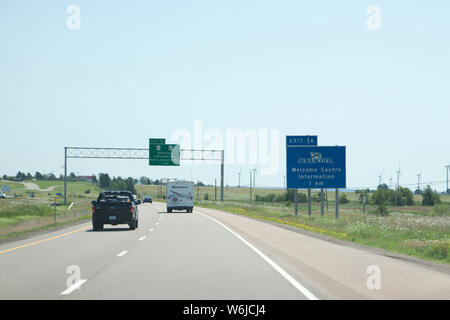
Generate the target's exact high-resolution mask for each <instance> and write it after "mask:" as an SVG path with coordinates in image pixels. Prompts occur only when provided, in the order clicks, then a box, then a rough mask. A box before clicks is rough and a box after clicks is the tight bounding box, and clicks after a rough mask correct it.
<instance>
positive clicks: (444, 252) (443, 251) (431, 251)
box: [425, 243, 449, 260]
mask: <svg viewBox="0 0 450 320" xmlns="http://www.w3.org/2000/svg"><path fill="white" fill-rule="evenodd" d="M448 250H449V246H448V244H446V243H437V244H432V245H430V246H429V247H428V248H427V249H425V255H426V256H428V257H430V258H433V259H437V260H444V259H446V258H447V256H448Z"/></svg>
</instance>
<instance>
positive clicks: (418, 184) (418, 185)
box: [417, 173, 421, 190]
mask: <svg viewBox="0 0 450 320" xmlns="http://www.w3.org/2000/svg"><path fill="white" fill-rule="evenodd" d="M420 178H421V174H420V173H419V174H418V175H417V190H420Z"/></svg>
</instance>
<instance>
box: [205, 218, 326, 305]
mask: <svg viewBox="0 0 450 320" xmlns="http://www.w3.org/2000/svg"><path fill="white" fill-rule="evenodd" d="M198 213H199V214H201V215H202V216H205V217H206V218H208V219H211V220H213V221H214V222H216V223H218V224H219V225H221V226H222V227H223V228H225V229H226V230H228V231H229V232H231V233H232V234H233V235H235V236H236V237H237V238H238V239H239V240H241V241H242V242H244V243H245V244H246V245H247V246H248V247H249V248H250V249H252V250H253V251H255V252H256V253H257V254H258V255H259V256H260V257H261V258H263V259H264V260H265V261H266V262H267V263H268V264H269V265H270V266H271V267H272V268H274V269H275V270H276V271H278V273H280V274H281V275H282V276H283V277H284V278H285V279H286V280H287V281H289V283H290V284H292V285H293V286H294V287H295V288H296V289H297V290H298V291H300V292H301V293H302V294H303V295H304V296H305V297H306V298H308V299H309V300H319V298H317V297H316V296H315V295H314V294H312V293H311V292H310V291H309V290H308V289H306V288H305V287H304V286H302V285H301V284H300V283H299V282H298V281H297V280H295V279H294V278H293V277H292V276H291V275H290V274H289V273H287V272H286V271H284V270H283V268H281V267H280V266H279V265H278V264H276V263H275V262H274V261H272V260H271V259H270V258H269V257H267V256H266V255H265V254H264V253H262V252H261V251H259V249H257V248H256V247H254V246H253V245H252V244H251V243H249V242H248V241H247V240H245V239H244V238H242V237H241V236H240V235H238V234H237V233H236V232H234V231H233V230H231V229H230V228H228V227H227V226H226V225H224V224H223V223H222V222H220V221H218V220H216V219H214V218H212V217H210V216H208V215H206V214H204V213H201V212H198Z"/></svg>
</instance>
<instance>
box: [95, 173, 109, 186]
mask: <svg viewBox="0 0 450 320" xmlns="http://www.w3.org/2000/svg"><path fill="white" fill-rule="evenodd" d="M98 180H99V185H100V188H102V189H108V188H109V185H110V184H111V178H110V177H109V175H108V174H107V173H100V174H99V175H98Z"/></svg>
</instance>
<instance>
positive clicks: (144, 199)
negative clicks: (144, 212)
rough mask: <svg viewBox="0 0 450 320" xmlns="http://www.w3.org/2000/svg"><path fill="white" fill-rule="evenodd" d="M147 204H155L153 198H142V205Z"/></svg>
mask: <svg viewBox="0 0 450 320" xmlns="http://www.w3.org/2000/svg"><path fill="white" fill-rule="evenodd" d="M146 202H149V203H152V202H153V200H152V197H150V196H144V197H143V198H142V203H146Z"/></svg>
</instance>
